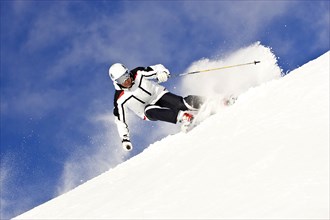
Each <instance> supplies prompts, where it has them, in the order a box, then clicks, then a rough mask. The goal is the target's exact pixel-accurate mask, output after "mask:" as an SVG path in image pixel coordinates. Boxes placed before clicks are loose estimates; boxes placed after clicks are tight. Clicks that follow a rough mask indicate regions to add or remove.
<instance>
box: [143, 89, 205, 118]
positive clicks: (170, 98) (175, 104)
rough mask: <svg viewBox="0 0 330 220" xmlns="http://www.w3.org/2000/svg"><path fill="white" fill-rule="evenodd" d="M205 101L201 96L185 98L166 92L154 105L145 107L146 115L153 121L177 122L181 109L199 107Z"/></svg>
mask: <svg viewBox="0 0 330 220" xmlns="http://www.w3.org/2000/svg"><path fill="white" fill-rule="evenodd" d="M202 103H203V98H202V97H200V96H192V95H190V96H187V97H185V98H183V97H181V96H178V95H175V94H173V93H170V92H168V93H166V94H165V95H163V96H162V97H161V98H160V99H159V100H158V101H157V102H156V103H155V104H154V105H147V106H146V108H145V109H144V113H145V115H146V117H147V118H148V119H149V120H151V121H158V120H159V121H166V122H170V123H174V124H175V123H176V122H177V117H178V113H179V111H186V110H192V109H195V110H197V109H199V108H200V106H201V105H202Z"/></svg>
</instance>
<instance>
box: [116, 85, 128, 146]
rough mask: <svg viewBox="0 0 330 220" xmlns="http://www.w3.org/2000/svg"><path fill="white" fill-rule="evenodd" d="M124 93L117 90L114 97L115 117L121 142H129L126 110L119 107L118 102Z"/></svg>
mask: <svg viewBox="0 0 330 220" xmlns="http://www.w3.org/2000/svg"><path fill="white" fill-rule="evenodd" d="M122 92H123V91H120V90H116V92H115V97H114V108H113V114H114V115H115V117H116V119H115V123H116V125H117V129H118V133H119V137H120V138H121V140H122V141H123V140H129V129H128V125H127V123H126V120H125V108H124V107H123V106H118V103H117V100H118V98H119V97H120V95H121V93H122Z"/></svg>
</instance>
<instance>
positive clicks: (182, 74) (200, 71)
mask: <svg viewBox="0 0 330 220" xmlns="http://www.w3.org/2000/svg"><path fill="white" fill-rule="evenodd" d="M260 62H261V61H253V62H250V63H241V64H236V65H231V66H222V67H218V68H213V69H207V70H198V71H193V72H188V73H181V74H177V75H174V77H178V76H186V75H191V74H195V73H202V72H209V71H214V70H222V69H229V68H233V67H238V66H245V65H251V64H254V65H257V63H260Z"/></svg>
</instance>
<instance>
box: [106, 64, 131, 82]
mask: <svg viewBox="0 0 330 220" xmlns="http://www.w3.org/2000/svg"><path fill="white" fill-rule="evenodd" d="M109 76H110V78H111V79H112V81H114V82H116V83H117V84H122V83H123V82H125V80H126V79H128V78H129V77H130V71H129V70H128V69H127V68H126V66H124V65H123V64H121V63H115V64H113V65H111V67H110V68H109Z"/></svg>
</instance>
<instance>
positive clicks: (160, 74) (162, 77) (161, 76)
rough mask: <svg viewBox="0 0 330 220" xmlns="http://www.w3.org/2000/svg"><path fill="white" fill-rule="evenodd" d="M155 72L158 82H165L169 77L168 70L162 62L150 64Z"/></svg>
mask: <svg viewBox="0 0 330 220" xmlns="http://www.w3.org/2000/svg"><path fill="white" fill-rule="evenodd" d="M150 67H151V68H152V69H153V70H154V71H155V72H156V77H157V79H158V83H162V82H166V81H167V80H168V78H169V77H170V75H171V74H170V71H169V70H168V69H166V68H165V67H164V66H163V65H162V64H157V65H154V66H150Z"/></svg>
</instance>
